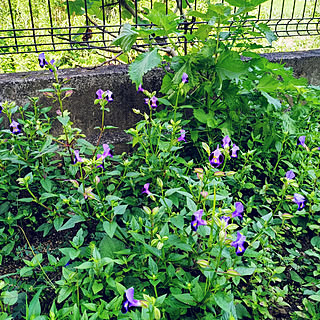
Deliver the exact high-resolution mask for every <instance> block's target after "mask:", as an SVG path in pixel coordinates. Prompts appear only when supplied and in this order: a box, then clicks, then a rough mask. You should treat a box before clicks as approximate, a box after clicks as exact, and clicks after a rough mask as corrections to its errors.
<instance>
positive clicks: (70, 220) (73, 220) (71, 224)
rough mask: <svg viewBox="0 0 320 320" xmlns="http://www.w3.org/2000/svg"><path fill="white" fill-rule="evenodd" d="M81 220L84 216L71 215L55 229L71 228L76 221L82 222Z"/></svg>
mask: <svg viewBox="0 0 320 320" xmlns="http://www.w3.org/2000/svg"><path fill="white" fill-rule="evenodd" d="M83 221H85V218H84V217H81V216H73V217H72V218H70V219H69V220H68V221H67V222H66V223H65V224H64V225H63V226H61V227H60V228H59V229H58V230H57V231H62V230H67V229H71V228H73V227H74V226H75V225H76V223H79V222H83Z"/></svg>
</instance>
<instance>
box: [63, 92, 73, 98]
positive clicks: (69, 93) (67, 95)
mask: <svg viewBox="0 0 320 320" xmlns="http://www.w3.org/2000/svg"><path fill="white" fill-rule="evenodd" d="M72 94H73V91H72V90H68V91H66V92H65V94H64V96H65V98H68V97H70V96H71V95H72Z"/></svg>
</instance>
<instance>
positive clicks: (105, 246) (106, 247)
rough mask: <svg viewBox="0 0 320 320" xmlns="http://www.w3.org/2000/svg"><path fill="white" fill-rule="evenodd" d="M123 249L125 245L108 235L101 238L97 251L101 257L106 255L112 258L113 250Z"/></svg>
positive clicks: (113, 255)
mask: <svg viewBox="0 0 320 320" xmlns="http://www.w3.org/2000/svg"><path fill="white" fill-rule="evenodd" d="M124 249H125V245H124V243H123V242H121V241H120V240H118V239H115V238H110V237H109V236H108V235H105V237H104V238H103V239H102V240H101V242H100V245H99V251H100V254H101V257H103V258H104V257H108V258H111V259H113V258H114V257H115V252H118V251H121V250H124Z"/></svg>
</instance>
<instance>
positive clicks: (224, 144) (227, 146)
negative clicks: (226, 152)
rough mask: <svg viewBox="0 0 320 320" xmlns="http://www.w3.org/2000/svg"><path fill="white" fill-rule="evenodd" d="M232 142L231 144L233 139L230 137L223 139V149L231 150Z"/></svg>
mask: <svg viewBox="0 0 320 320" xmlns="http://www.w3.org/2000/svg"><path fill="white" fill-rule="evenodd" d="M230 142H231V139H230V137H229V136H225V137H224V138H223V139H222V148H224V149H225V148H229V147H230Z"/></svg>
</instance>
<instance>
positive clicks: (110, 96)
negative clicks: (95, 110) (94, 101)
mask: <svg viewBox="0 0 320 320" xmlns="http://www.w3.org/2000/svg"><path fill="white" fill-rule="evenodd" d="M106 94H107V97H106V99H107V100H108V102H112V101H113V98H114V97H113V93H112V92H111V91H110V90H107V91H106Z"/></svg>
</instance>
